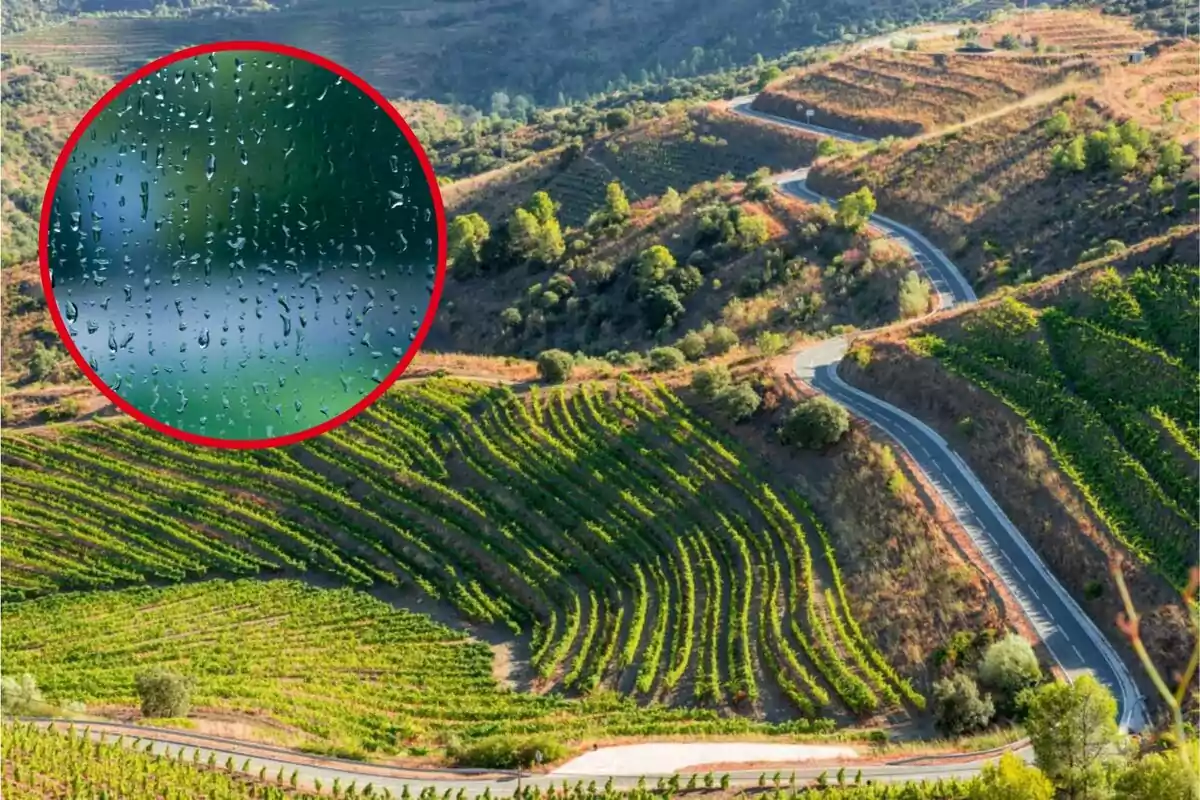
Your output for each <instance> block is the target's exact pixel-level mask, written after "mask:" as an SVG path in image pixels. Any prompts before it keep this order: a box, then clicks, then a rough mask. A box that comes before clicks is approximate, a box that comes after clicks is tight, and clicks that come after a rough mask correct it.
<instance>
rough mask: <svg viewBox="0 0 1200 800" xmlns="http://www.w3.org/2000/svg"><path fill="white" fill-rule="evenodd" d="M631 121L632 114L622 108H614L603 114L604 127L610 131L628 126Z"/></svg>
mask: <svg viewBox="0 0 1200 800" xmlns="http://www.w3.org/2000/svg"><path fill="white" fill-rule="evenodd" d="M632 123H633V114H630V113H629V112H628V111H626V110H625V109H623V108H614V109H613V110H612V111H609V112H608V113H607V114H605V115H604V127H606V128H608V129H609V130H610V131H618V130H620V129H622V128H628V127H629V126H630V125H631V124H632Z"/></svg>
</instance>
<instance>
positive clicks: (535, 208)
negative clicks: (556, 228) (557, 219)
mask: <svg viewBox="0 0 1200 800" xmlns="http://www.w3.org/2000/svg"><path fill="white" fill-rule="evenodd" d="M525 208H526V210H528V211H529V213H531V214H533V216H534V218H536V219H537V221H538V223H539V224H541V225H545V224H546V223H547V222H549V221H550V220H552V219H554V215H555V214H556V213H558V203H555V202H554V201H553V200H551V199H550V195H549V194H547V193H546V192H534V193H533V196H532V197H530V198H529V202H528V203H526V204H525Z"/></svg>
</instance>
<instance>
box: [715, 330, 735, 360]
mask: <svg viewBox="0 0 1200 800" xmlns="http://www.w3.org/2000/svg"><path fill="white" fill-rule="evenodd" d="M737 343H738V337H737V334H736V333H734V332H733V331H732V330H731V329H730V328H727V327H725V326H724V325H719V326H717V327H716V328H714V329H713V332H712V334H711V335H710V336H709V337H708V351H709V352H710V353H713V354H714V355H722V354H723V353H728V352H729V351H730V350H732V349H733V348H734V347H736V346H737Z"/></svg>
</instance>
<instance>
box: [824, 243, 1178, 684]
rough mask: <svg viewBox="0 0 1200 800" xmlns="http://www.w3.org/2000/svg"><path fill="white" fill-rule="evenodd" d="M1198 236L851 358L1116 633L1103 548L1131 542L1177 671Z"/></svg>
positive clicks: (1160, 648)
mask: <svg viewBox="0 0 1200 800" xmlns="http://www.w3.org/2000/svg"><path fill="white" fill-rule="evenodd" d="M1195 238H1196V230H1195V229H1194V228H1193V229H1191V230H1190V231H1188V232H1186V233H1184V234H1183V235H1181V236H1180V240H1179V244H1180V245H1181V246H1180V248H1179V249H1178V250H1177V251H1175V253H1174V255H1172V251H1171V250H1170V249H1169V248H1168V249H1165V250H1164V249H1161V248H1159V249H1156V250H1153V251H1147V252H1146V253H1145V257H1144V258H1139V259H1137V260H1123V259H1119V258H1117V259H1109V262H1111V264H1112V265H1107V266H1106V264H1105V263H1104V262H1101V263H1100V264H1099V265H1096V266H1092V267H1088V268H1085V269H1083V270H1080V271H1076V272H1074V273H1071V274H1069V275H1067V276H1066V277H1065V278H1063V279H1058V280H1051V281H1047V282H1045V283H1044V285H1042V286H1031V287H1028V288H1026V289H1024V290H1022V291H1020V292H1018V293H1017V294H1016V295H1014V296H1010V297H1006V298H1004V299H1001V300H996V301H992V302H988V303H985V304H983V305H982V306H980V307H978V308H976V309H969V310H966V311H964V312H962V313H957V314H953V315H951V316H949V317H948V318H946V319H943V320H935V321H934V322H932V323H930V324H928V325H927V326H923V327H918V328H916V329H914V330H909V331H906V332H904V333H902V334H895V335H885V336H883V337H879V338H867V339H865V340H862V342H861V343H860V344H858V345H856V348H855V349H854V350H852V351H851V353H850V356H849V357H848V358H847V360H846V361H845V362H844V363H843V365H842V370H843V374H844V375H845V376H846V377H847V378H848V379H850V380H851V381H852V382H854V383H855V384H857V385H859V386H862V387H864V388H866V389H869V390H870V391H871V392H873V393H876V394H878V395H879V396H881V397H883V398H885V399H887V400H888V401H889V402H892V403H895V404H897V405H899V406H900V407H901V408H905V409H908V410H909V411H910V412H912V413H914V414H916V415H917V416H919V417H921V418H922V419H924V420H926V421H927V422H928V423H929V424H931V425H933V426H934V427H935V428H936V429H937V430H938V431H939V432H941V433H942V434H943V435H944V436H945V437H946V438H947V439H948V440H949V441H950V442H951V444H952V446H954V447H955V448H957V449H959V450H960V452H962V453H963V455H964V457H965V458H966V459H967V461H968V462H969V463H971V464H972V465H973V466H974V467H975V468H976V470H978V473H979V475H980V476H981V477H982V478H983V480H984V481H985V483H986V484H987V485H988V487H989V489H990V490H991V491H992V492H993V494H994V495H995V496H996V498H997V500H998V501H999V502H1000V504H1001V505H1002V506H1003V507H1004V509H1005V511H1006V512H1007V513H1008V514H1009V515H1010V516H1011V518H1012V520H1013V522H1014V523H1015V524H1016V525H1017V526H1018V527H1019V528H1020V529H1021V530H1022V531H1023V532H1025V533H1026V535H1027V536H1028V537H1029V538H1030V541H1031V542H1032V543H1033V544H1034V546H1035V547H1037V548H1038V550H1039V552H1040V553H1041V555H1042V557H1043V558H1044V559H1045V560H1046V561H1047V563H1048V564H1049V566H1050V567H1051V568H1052V569H1053V570H1054V571H1055V572H1056V574H1058V575H1059V576H1060V577H1061V578H1062V580H1063V581H1064V584H1065V585H1066V586H1067V587H1068V588H1069V589H1070V590H1071V591H1072V593H1073V594H1074V595H1075V596H1076V598H1077V599H1079V600H1080V602H1081V603H1082V604H1083V605H1084V607H1085V608H1087V609H1088V610H1089V612H1090V613H1091V614H1092V617H1093V619H1095V620H1096V621H1097V623H1098V624H1100V625H1101V626H1102V627H1107V628H1109V630H1110V634H1111V635H1112V636H1113V637H1114V638H1116V639H1119V638H1120V637H1119V634H1118V633H1116V631H1115V629H1114V628H1113V626H1112V620H1113V619H1114V618H1115V616H1116V612H1117V610H1118V609H1119V607H1120V601H1119V598H1118V597H1117V593H1116V589H1115V587H1114V586H1113V584H1112V581H1111V578H1110V576H1109V570H1108V561H1109V559H1110V558H1111V557H1112V556H1113V555H1114V554H1116V553H1123V554H1125V555H1126V557H1127V559H1128V560H1129V561H1130V562H1131V563H1132V564H1133V565H1134V567H1133V570H1132V587H1133V591H1134V597H1135V601H1136V603H1137V607H1138V609H1139V610H1140V612H1141V613H1142V615H1143V626H1142V635H1143V637H1146V638H1147V647H1148V648H1150V649H1151V651H1152V652H1155V653H1161V654H1162V657H1163V659H1164V661H1165V662H1166V663H1167V664H1168V665H1169V666H1168V669H1180V668H1182V665H1183V663H1184V662H1185V661H1186V659H1187V658H1188V652H1189V650H1190V644H1189V642H1190V641H1191V636H1190V634H1188V632H1187V617H1186V612H1185V610H1184V609H1183V607H1182V606H1181V605H1180V603H1179V594H1178V592H1179V591H1180V590H1182V588H1183V587H1184V585H1185V584H1186V581H1187V571H1188V569H1189V568H1190V567H1191V566H1192V565H1194V564H1195V563H1196V561H1197V556H1198V554H1197V546H1196V537H1195V531H1196V527H1197V519H1196V508H1197V504H1198V498H1200V483H1198V482H1197V470H1198V467H1200V461H1198V459H1200V430H1198V429H1197V427H1196V416H1195V408H1196V405H1197V403H1198V402H1200V397H1198V396H1197V385H1198V383H1197V379H1198V375H1197V366H1196V365H1197V362H1198V360H1200V359H1198V353H1197V350H1196V341H1197V332H1198V331H1200V302H1198V300H1197V297H1198V293H1200V273H1197V271H1196V269H1195V267H1194V264H1195V263H1196V255H1195V247H1194V241H1195ZM1189 242H1191V243H1192V246H1190V247H1188V246H1183V245H1186V244H1187V243H1189ZM1163 259H1166V260H1163ZM1175 259H1178V260H1177V261H1176V260H1175ZM1138 263H1141V264H1143V265H1145V266H1140V267H1138V266H1136V265H1137V264H1138ZM1113 265H1115V266H1113Z"/></svg>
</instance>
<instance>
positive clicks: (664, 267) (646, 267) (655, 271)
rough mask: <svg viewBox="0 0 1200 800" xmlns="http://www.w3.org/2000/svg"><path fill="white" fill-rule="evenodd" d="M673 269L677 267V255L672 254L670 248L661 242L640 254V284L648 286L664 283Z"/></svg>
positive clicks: (638, 274)
mask: <svg viewBox="0 0 1200 800" xmlns="http://www.w3.org/2000/svg"><path fill="white" fill-rule="evenodd" d="M673 269H675V256H673V255H671V251H670V250H668V249H667V248H665V247H663V246H662V245H661V244H656V245H654V246H653V247H648V248H646V249H645V250H643V251H642V254H641V255H640V256H638V264H637V280H638V284H639V285H640V286H643V287H647V286H653V285H654V284H658V283H662V282H663V281H664V280H666V279H667V275H668V274H669V273H670V272H671V271H672V270H673Z"/></svg>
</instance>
